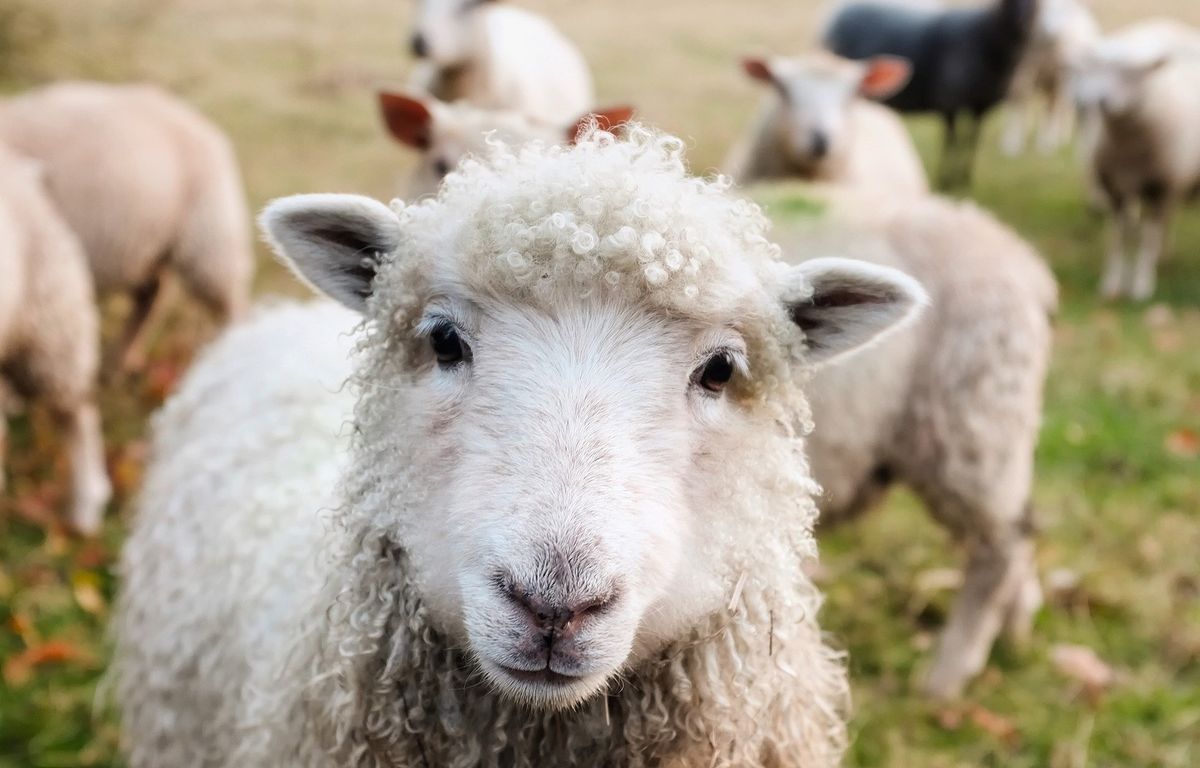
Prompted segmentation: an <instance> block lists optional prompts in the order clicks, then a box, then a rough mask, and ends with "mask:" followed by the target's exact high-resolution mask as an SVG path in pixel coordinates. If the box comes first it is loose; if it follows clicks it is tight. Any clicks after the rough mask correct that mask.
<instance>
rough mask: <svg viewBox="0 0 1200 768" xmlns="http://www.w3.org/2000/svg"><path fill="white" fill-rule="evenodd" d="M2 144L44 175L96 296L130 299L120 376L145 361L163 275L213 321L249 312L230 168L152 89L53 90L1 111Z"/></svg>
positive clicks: (243, 226) (222, 143)
mask: <svg viewBox="0 0 1200 768" xmlns="http://www.w3.org/2000/svg"><path fill="white" fill-rule="evenodd" d="M0 141H4V142H6V143H7V144H8V145H10V146H11V147H13V148H14V149H15V150H17V151H19V152H21V153H22V154H25V155H27V156H29V157H31V158H34V159H36V160H37V161H38V162H39V163H40V164H41V165H42V167H43V168H44V170H45V174H46V184H47V186H48V188H49V190H50V195H51V197H52V198H53V200H54V202H55V203H56V204H57V205H58V208H59V210H60V211H61V212H62V215H63V217H64V218H65V219H66V220H67V222H68V223H69V224H70V225H71V227H72V229H74V230H75V233H76V234H77V235H78V237H79V239H80V241H81V242H82V243H83V247H84V251H85V252H86V254H87V257H88V261H89V263H90V264H91V268H92V274H93V278H94V282H95V286H96V290H97V292H98V293H99V294H100V295H101V296H106V295H108V294H112V293H128V294H131V295H132V298H133V303H134V306H133V308H132V310H131V312H130V315H129V318H128V321H127V322H126V326H125V329H124V332H123V334H122V336H121V338H120V340H119V342H118V344H117V346H116V358H117V360H119V361H120V363H121V365H122V366H123V367H124V368H126V369H136V368H138V367H140V366H141V364H142V363H143V361H144V352H143V349H142V347H143V343H144V338H145V335H146V332H147V330H148V323H147V320H149V319H150V316H151V313H152V310H153V309H154V307H155V300H156V298H157V296H158V295H159V289H160V285H161V282H162V278H163V276H164V274H165V273H168V272H170V273H173V274H175V275H177V276H178V277H179V278H180V279H181V282H182V283H183V285H184V287H185V288H186V289H187V291H188V292H189V293H190V294H191V295H192V296H193V297H194V298H196V299H197V300H199V301H200V302H201V303H202V304H203V305H204V306H205V307H206V308H207V309H209V310H210V311H211V312H212V313H213V315H214V316H215V317H217V319H218V320H220V321H227V320H230V319H233V318H235V317H236V316H237V315H238V314H240V313H241V311H242V310H243V309H244V308H245V305H246V303H247V301H248V297H249V290H250V281H251V278H252V276H253V266H254V262H253V258H254V256H253V251H252V249H251V243H250V236H249V230H248V224H249V222H248V217H247V215H246V205H245V200H244V198H243V193H242V187H241V180H240V175H239V172H238V167H237V161H236V158H235V157H234V154H233V150H232V148H231V146H230V144H229V141H228V140H227V139H226V137H225V136H224V135H223V134H222V133H221V131H220V130H219V129H217V128H216V127H215V126H214V125H212V124H211V123H210V122H208V121H207V120H206V119H205V118H204V117H203V116H201V115H200V114H199V113H197V112H195V111H194V110H192V109H191V108H190V107H188V106H186V105H184V104H183V103H182V102H180V101H178V100H177V99H175V98H174V97H172V96H170V95H168V94H166V93H164V92H163V91H161V90H159V89H157V88H154V87H150V86H115V85H102V84H98V83H83V82H70V83H61V84H57V85H52V86H48V87H45V88H39V89H37V90H34V91H31V92H29V93H26V94H24V95H22V96H18V97H16V98H11V99H7V100H3V101H0Z"/></svg>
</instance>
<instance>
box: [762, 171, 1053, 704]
mask: <svg viewBox="0 0 1200 768" xmlns="http://www.w3.org/2000/svg"><path fill="white" fill-rule="evenodd" d="M775 194H779V193H778V192H776V193H775ZM823 194H824V197H825V200H826V203H827V204H828V205H829V206H830V208H829V210H828V211H827V213H826V215H825V216H823V217H821V219H820V220H819V221H820V223H819V224H813V225H811V226H801V227H800V233H796V234H792V235H790V237H793V238H795V239H796V241H798V242H801V243H803V244H804V248H805V251H801V252H812V248H813V244H814V242H819V240H818V239H817V235H816V234H815V233H814V231H813V228H814V227H819V228H824V229H825V230H827V231H829V232H830V233H831V236H830V240H829V244H828V246H827V248H828V250H829V251H833V249H837V252H839V253H842V254H843V255H849V256H853V257H854V258H861V259H864V260H868V261H872V262H876V263H883V264H887V265H889V266H893V267H897V268H899V269H901V270H903V271H904V272H906V273H908V274H911V275H913V276H914V277H916V278H917V279H918V280H920V281H921V282H922V284H923V285H925V286H926V287H927V288H928V290H929V292H930V297H931V301H932V305H931V309H930V310H929V311H928V312H926V313H925V314H924V316H923V317H922V318H921V319H920V320H919V321H918V323H917V325H916V326H915V327H914V328H913V329H912V331H911V332H908V333H906V334H904V335H903V336H900V337H893V338H892V339H891V340H890V341H889V343H887V344H879V345H875V346H873V347H871V348H870V349H867V350H865V351H863V352H861V353H859V354H858V355H855V356H853V357H849V358H846V359H845V360H843V361H839V362H836V363H834V364H832V365H830V366H827V367H825V368H823V369H821V370H820V371H818V373H817V374H816V376H815V377H814V380H813V382H812V385H811V386H810V401H811V404H812V409H813V421H814V424H815V428H814V431H813V433H812V435H811V436H810V439H809V455H810V458H811V461H812V464H813V475H814V477H815V478H816V479H817V481H818V482H819V483H820V484H821V486H822V488H823V491H824V493H823V495H822V496H821V497H820V498H819V502H818V503H819V506H820V509H821V514H822V518H821V520H822V522H823V523H827V524H828V523H836V522H838V521H840V520H845V519H847V518H850V517H853V516H856V515H858V514H860V513H862V512H863V511H865V510H866V509H868V508H869V507H870V506H871V505H872V504H873V503H875V502H876V501H877V500H878V499H879V498H880V497H881V496H882V494H883V492H884V491H885V490H886V489H887V488H888V487H889V485H891V484H892V483H903V484H906V485H908V486H909V487H911V488H912V489H913V490H914V491H915V492H916V493H917V494H918V495H919V496H920V497H921V498H922V500H923V501H924V502H925V504H926V506H927V507H928V509H929V511H930V513H931V514H932V516H933V517H934V519H935V520H937V521H938V522H939V523H940V524H941V525H943V526H944V527H946V528H947V529H948V530H949V531H950V533H951V535H952V536H953V537H954V539H955V540H956V541H958V542H960V543H961V544H963V545H964V546H965V548H966V549H967V566H966V574H965V576H966V578H965V585H964V587H963V589H962V592H961V594H960V597H959V599H958V601H957V603H956V605H955V608H954V609H953V611H952V612H951V614H950V617H949V620H948V626H947V628H946V629H945V631H944V633H943V637H942V642H941V646H940V647H939V649H938V652H937V656H936V658H935V660H934V663H933V667H932V669H931V670H930V672H929V675H928V677H927V678H926V689H927V690H928V691H929V692H930V693H932V694H934V695H936V696H938V697H952V696H956V695H958V694H959V693H960V692H961V691H962V689H963V687H964V685H965V684H966V683H967V682H968V681H969V680H970V678H971V677H973V676H974V675H975V674H977V673H978V672H980V671H981V670H982V668H983V665H984V664H985V663H986V661H987V656H988V652H989V650H990V648H991V645H992V642H993V641H994V639H995V637H996V635H997V633H998V632H999V631H1000V629H1001V627H1002V626H1007V627H1008V628H1009V629H1010V631H1012V632H1013V633H1014V634H1016V635H1018V636H1020V635H1024V634H1025V633H1027V632H1028V629H1029V623H1030V621H1031V619H1032V612H1033V611H1034V610H1035V609H1036V608H1037V607H1038V605H1039V604H1040V590H1039V588H1038V580H1037V575H1036V571H1035V567H1034V562H1033V559H1032V554H1033V544H1032V538H1031V537H1032V532H1033V531H1032V527H1031V520H1030V511H1029V503H1030V492H1031V484H1032V478H1033V454H1034V448H1035V446H1036V443H1037V434H1038V430H1039V426H1040V421H1041V411H1042V389H1043V384H1044V381H1045V377H1046V370H1047V365H1048V362H1049V357H1050V344H1051V328H1050V315H1051V313H1052V312H1053V311H1054V309H1055V306H1056V296H1057V289H1056V285H1055V281H1054V278H1053V276H1052V275H1051V273H1050V271H1049V269H1048V268H1047V267H1046V265H1045V264H1044V263H1043V262H1042V260H1041V259H1040V258H1038V256H1037V255H1036V254H1035V253H1034V252H1033V250H1032V249H1031V248H1030V247H1029V245H1027V244H1026V243H1024V242H1023V241H1021V240H1020V239H1019V238H1018V237H1017V236H1016V235H1015V234H1014V233H1012V232H1011V231H1010V230H1008V229H1007V228H1006V227H1004V226H1002V225H1000V224H998V223H997V222H996V221H995V219H993V218H992V217H991V216H990V215H989V214H987V213H985V212H984V211H982V210H980V209H978V208H977V207H975V206H974V205H971V204H967V203H952V202H948V201H945V200H942V199H938V198H933V197H929V198H907V199H902V198H896V197H895V196H890V195H889V196H864V195H862V194H858V193H851V191H849V190H825V191H824V192H823ZM795 226H799V225H795ZM784 231H785V232H786V231H787V226H786V225H785V230H784ZM778 236H780V237H781V238H782V240H781V242H782V244H783V245H784V248H785V251H787V249H788V242H789V239H788V238H789V235H787V234H781V235H778ZM816 252H817V253H821V252H823V251H822V250H820V249H818V250H817V251H816Z"/></svg>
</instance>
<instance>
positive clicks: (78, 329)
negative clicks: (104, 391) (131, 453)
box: [0, 148, 110, 533]
mask: <svg viewBox="0 0 1200 768" xmlns="http://www.w3.org/2000/svg"><path fill="white" fill-rule="evenodd" d="M0 275H2V276H3V279H0V375H2V376H3V378H4V380H5V381H4V382H3V383H7V384H8V385H9V388H11V389H12V390H13V392H14V393H15V394H16V395H18V396H19V397H21V398H22V399H25V400H28V401H29V402H31V403H36V404H38V405H42V406H45V407H46V408H47V409H48V410H49V411H50V413H51V415H52V416H53V418H54V422H55V425H56V426H57V428H58V429H59V431H60V435H61V440H62V442H63V443H64V444H65V445H66V446H67V448H68V450H69V452H70V465H71V512H70V521H71V525H72V526H73V527H74V528H75V529H76V530H78V531H81V532H83V533H93V532H95V531H96V529H97V528H98V527H99V525H100V520H101V517H102V516H103V514H104V506H105V504H107V503H108V499H109V496H110V486H109V482H108V474H107V472H106V471H105V467H104V445H103V441H102V438H101V435H100V416H99V413H98V412H97V410H96V406H95V404H94V403H93V401H92V397H93V394H94V393H93V387H94V385H95V382H96V372H97V368H98V366H99V352H98V347H99V333H100V329H99V323H98V322H97V319H96V308H95V302H94V299H93V297H92V280H91V276H90V275H89V273H88V268H87V261H86V259H85V258H84V256H83V253H82V251H81V250H80V247H79V242H78V241H77V240H76V239H75V236H74V235H73V234H72V233H71V231H70V229H69V228H68V227H67V225H66V224H65V223H64V222H63V221H62V219H61V218H60V217H59V215H58V213H57V211H55V209H54V205H53V204H52V203H51V202H50V201H49V200H48V199H47V198H46V194H45V191H44V190H43V188H42V179H41V172H40V169H38V168H37V167H36V165H35V164H34V163H31V162H29V161H28V160H25V159H24V158H20V157H18V156H16V155H14V154H12V153H11V152H9V151H8V150H7V149H3V148H0ZM3 383H0V490H3V489H4V469H3V464H2V462H3V459H4V455H5V435H6V429H7V425H6V423H5V418H6V414H5V412H4V405H5V404H4V402H3V399H4V395H5V387H4V386H3Z"/></svg>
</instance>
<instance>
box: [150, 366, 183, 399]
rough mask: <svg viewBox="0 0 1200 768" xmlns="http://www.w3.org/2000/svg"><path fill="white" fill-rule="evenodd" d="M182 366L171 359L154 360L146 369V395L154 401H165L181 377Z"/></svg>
mask: <svg viewBox="0 0 1200 768" xmlns="http://www.w3.org/2000/svg"><path fill="white" fill-rule="evenodd" d="M183 372H184V366H183V365H181V364H180V363H178V362H176V361H173V360H155V361H154V362H152V363H150V366H149V368H148V369H147V370H146V376H145V382H146V383H145V392H146V396H147V397H148V398H150V400H152V401H153V402H155V403H161V402H163V401H165V400H166V399H167V398H168V397H169V396H170V395H171V393H172V392H174V391H175V387H176V386H178V384H179V380H180V379H181V378H182V377H183Z"/></svg>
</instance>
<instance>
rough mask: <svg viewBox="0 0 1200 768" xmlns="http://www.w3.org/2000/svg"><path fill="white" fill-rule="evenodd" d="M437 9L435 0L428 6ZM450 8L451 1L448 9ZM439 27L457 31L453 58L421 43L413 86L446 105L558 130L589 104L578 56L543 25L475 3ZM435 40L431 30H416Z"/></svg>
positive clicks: (588, 84) (521, 13)
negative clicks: (510, 115) (509, 114)
mask: <svg viewBox="0 0 1200 768" xmlns="http://www.w3.org/2000/svg"><path fill="white" fill-rule="evenodd" d="M439 3H444V0H435V1H434V4H435V5H437V4H439ZM451 4H452V3H451ZM438 26H452V27H456V28H457V31H456V32H447V35H451V36H458V37H461V38H462V42H461V44H460V46H449V47H451V48H452V49H458V48H461V50H454V51H453V53H447V54H446V55H441V54H440V46H438V45H436V44H435V43H434V42H431V43H427V44H426V46H427V49H426V50H425V54H426V56H427V60H425V61H423V62H422V63H421V66H419V67H418V68H417V70H416V72H415V74H414V78H413V85H414V86H416V87H417V88H419V89H421V90H424V91H426V92H427V93H429V94H430V95H432V96H434V97H436V98H438V99H441V100H442V101H446V102H455V101H459V100H462V101H467V102H470V103H472V104H474V105H476V106H479V107H484V108H487V109H501V110H510V111H513V112H518V113H520V114H523V115H525V116H527V117H529V118H531V119H533V120H536V121H539V122H542V123H546V124H548V125H565V124H567V123H568V122H569V121H572V120H575V119H577V118H578V117H579V116H580V115H582V114H584V113H585V112H586V111H587V110H588V109H589V108H591V106H592V104H593V103H594V97H595V94H594V92H593V86H592V76H591V73H590V71H589V70H588V67H587V63H586V62H585V61H584V59H583V56H582V55H581V54H580V52H579V50H578V49H577V48H576V47H575V46H574V45H573V44H572V43H571V42H570V41H569V40H567V38H566V37H564V36H563V34H562V33H561V32H560V31H559V30H558V29H557V28H555V27H554V25H553V24H551V23H550V22H549V21H548V20H547V19H545V18H543V17H541V16H538V15H537V14H534V13H531V12H529V11H527V10H524V9H522V8H514V7H511V6H508V5H505V4H502V3H477V4H475V5H474V6H473V7H471V8H468V9H464V10H461V11H460V12H459V13H458V14H457V15H456V16H455V17H454V18H452V19H450V20H448V21H442V23H441V25H438ZM417 35H418V36H421V37H422V39H427V40H430V41H436V40H437V39H438V36H437V35H436V34H434V33H433V32H432V31H430V32H422V31H420V28H419V29H418V32H417Z"/></svg>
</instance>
